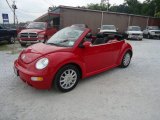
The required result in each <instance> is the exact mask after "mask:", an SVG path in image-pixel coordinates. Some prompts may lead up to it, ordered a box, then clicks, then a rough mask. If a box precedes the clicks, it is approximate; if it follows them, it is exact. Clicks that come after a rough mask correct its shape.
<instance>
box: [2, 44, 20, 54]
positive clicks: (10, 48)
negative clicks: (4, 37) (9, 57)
mask: <svg viewBox="0 0 160 120" xmlns="http://www.w3.org/2000/svg"><path fill="white" fill-rule="evenodd" d="M21 50H22V48H21V46H20V44H19V43H18V42H16V43H15V44H8V43H6V42H1V43H0V51H7V53H9V54H17V53H19V52H20V51H21Z"/></svg>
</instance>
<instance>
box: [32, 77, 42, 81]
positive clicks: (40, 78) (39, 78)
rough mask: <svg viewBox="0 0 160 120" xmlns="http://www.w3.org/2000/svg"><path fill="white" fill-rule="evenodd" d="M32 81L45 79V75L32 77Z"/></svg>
mask: <svg viewBox="0 0 160 120" xmlns="http://www.w3.org/2000/svg"><path fill="white" fill-rule="evenodd" d="M31 80H32V81H43V77H31Z"/></svg>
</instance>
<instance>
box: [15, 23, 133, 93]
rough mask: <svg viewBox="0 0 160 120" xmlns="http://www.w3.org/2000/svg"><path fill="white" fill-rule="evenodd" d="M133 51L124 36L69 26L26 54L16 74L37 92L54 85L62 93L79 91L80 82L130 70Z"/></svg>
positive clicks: (22, 55) (18, 61)
mask: <svg viewBox="0 0 160 120" xmlns="http://www.w3.org/2000/svg"><path fill="white" fill-rule="evenodd" d="M131 58H132V47H131V45H130V44H129V43H127V42H126V41H125V40H124V39H123V38H122V36H121V35H116V34H115V35H105V34H103V33H98V34H97V36H92V34H91V30H90V29H88V28H83V27H76V26H70V27H66V28H64V29H62V30H60V31H58V32H57V33H56V34H54V35H53V36H52V37H51V38H50V39H49V40H48V41H47V42H46V43H45V44H44V43H38V44H34V45H32V46H30V47H28V48H26V49H25V50H23V51H22V52H21V53H20V55H19V57H18V59H17V60H16V61H15V62H14V71H15V73H16V75H17V76H19V77H20V78H21V79H22V80H23V81H24V82H25V83H27V84H28V85H30V86H33V87H35V88H38V89H50V88H51V87H52V85H54V86H55V88H56V89H58V90H59V91H62V92H68V91H70V90H72V89H73V88H75V87H76V85H77V83H78V81H79V79H83V78H86V77H89V76H91V75H95V74H97V73H100V72H104V71H106V70H108V69H111V68H114V67H117V66H120V67H123V68H125V67H127V66H128V65H129V64H130V60H131Z"/></svg>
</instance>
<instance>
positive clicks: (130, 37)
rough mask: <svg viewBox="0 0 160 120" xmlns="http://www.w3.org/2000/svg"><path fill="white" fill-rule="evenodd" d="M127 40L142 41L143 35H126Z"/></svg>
mask: <svg viewBox="0 0 160 120" xmlns="http://www.w3.org/2000/svg"><path fill="white" fill-rule="evenodd" d="M128 38H129V39H143V35H128Z"/></svg>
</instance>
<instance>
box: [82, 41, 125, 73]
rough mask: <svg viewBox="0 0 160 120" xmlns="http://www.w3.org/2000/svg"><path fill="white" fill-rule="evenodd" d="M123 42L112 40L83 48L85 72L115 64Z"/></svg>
mask: <svg viewBox="0 0 160 120" xmlns="http://www.w3.org/2000/svg"><path fill="white" fill-rule="evenodd" d="M123 43H124V41H117V40H112V42H109V43H105V44H101V45H91V46H90V47H88V48H84V49H83V51H82V57H83V60H84V62H85V65H86V72H87V73H91V72H95V71H98V70H101V69H105V68H106V69H107V68H110V67H113V66H116V63H117V60H118V56H119V52H120V49H121V47H122V45H123Z"/></svg>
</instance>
